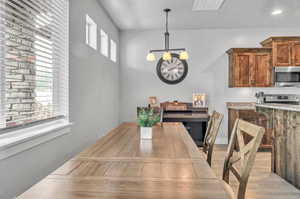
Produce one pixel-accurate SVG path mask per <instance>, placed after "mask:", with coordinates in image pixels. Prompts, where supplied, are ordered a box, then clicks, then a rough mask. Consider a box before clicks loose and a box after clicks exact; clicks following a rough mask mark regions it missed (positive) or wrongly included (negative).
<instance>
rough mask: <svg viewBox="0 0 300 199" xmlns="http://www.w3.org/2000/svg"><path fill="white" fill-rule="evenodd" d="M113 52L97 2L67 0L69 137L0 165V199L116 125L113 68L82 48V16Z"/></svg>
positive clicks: (115, 34)
mask: <svg viewBox="0 0 300 199" xmlns="http://www.w3.org/2000/svg"><path fill="white" fill-rule="evenodd" d="M86 13H87V14H89V16H90V17H92V18H93V20H94V21H95V22H96V23H97V24H98V26H99V27H102V28H103V29H104V30H105V31H106V32H107V33H108V34H109V35H110V36H111V38H113V39H114V40H115V41H116V43H117V44H118V47H119V31H118V29H117V28H116V27H115V25H114V24H113V23H112V22H111V20H110V18H109V17H108V16H107V15H106V13H105V11H104V10H103V9H102V7H101V6H100V5H99V3H98V1H97V0H84V1H82V0H70V119H71V121H72V122H74V126H73V127H72V132H71V133H70V134H68V135H66V136H63V137H60V138H58V139H55V140H52V141H51V142H48V143H46V144H42V145H40V146H37V147H34V148H32V149H30V150H28V151H25V152H23V153H20V154H17V155H15V156H13V157H10V158H8V159H5V160H2V161H0V198H1V199H11V198H13V197H14V196H17V195H19V194H20V193H22V192H24V191H25V190H26V189H28V188H29V187H30V186H31V185H33V184H35V183H36V182H37V181H39V180H40V179H42V178H44V177H45V176H46V175H48V174H49V173H50V172H52V171H53V170H54V169H56V168H57V167H59V166H60V165H62V164H63V163H64V162H65V161H67V160H68V159H70V158H71V157H73V156H74V155H75V154H77V153H78V152H80V151H82V150H83V149H84V148H85V147H87V146H89V145H90V144H92V143H94V142H95V141H96V140H97V139H98V138H99V137H100V136H102V135H104V133H106V132H107V131H108V130H109V129H111V128H114V127H115V126H117V125H118V124H119V106H118V105H119V102H118V96H119V81H118V80H119V63H113V62H111V61H110V60H109V59H107V58H105V57H103V56H102V55H101V54H100V51H98V52H97V51H94V50H92V49H91V48H90V47H87V46H86V45H85V14H86Z"/></svg>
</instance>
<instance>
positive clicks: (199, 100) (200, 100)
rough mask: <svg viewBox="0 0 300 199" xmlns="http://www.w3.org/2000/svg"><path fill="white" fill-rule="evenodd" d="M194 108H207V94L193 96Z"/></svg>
mask: <svg viewBox="0 0 300 199" xmlns="http://www.w3.org/2000/svg"><path fill="white" fill-rule="evenodd" d="M193 107H197V108H199V107H206V94H205V93H194V94H193Z"/></svg>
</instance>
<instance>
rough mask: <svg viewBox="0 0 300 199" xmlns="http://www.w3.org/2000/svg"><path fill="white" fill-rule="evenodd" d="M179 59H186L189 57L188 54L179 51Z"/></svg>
mask: <svg viewBox="0 0 300 199" xmlns="http://www.w3.org/2000/svg"><path fill="white" fill-rule="evenodd" d="M179 59H181V60H187V59H189V54H188V53H187V52H186V51H183V52H181V53H180V56H179Z"/></svg>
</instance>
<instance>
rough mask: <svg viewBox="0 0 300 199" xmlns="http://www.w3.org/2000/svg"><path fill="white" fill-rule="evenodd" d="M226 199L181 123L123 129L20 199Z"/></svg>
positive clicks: (60, 169)
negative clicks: (148, 130) (145, 135)
mask: <svg viewBox="0 0 300 199" xmlns="http://www.w3.org/2000/svg"><path fill="white" fill-rule="evenodd" d="M100 198H101V199H139V198H145V199H228V198H229V196H228V195H227V193H226V192H225V190H224V188H223V186H222V183H221V181H220V180H219V179H218V178H217V177H216V175H215V174H214V172H213V170H212V169H211V168H210V167H209V166H208V164H207V162H206V160H205V159H204V158H203V156H202V155H201V152H200V151H199V149H198V148H197V147H196V145H195V144H194V142H193V140H192V138H191V137H190V136H189V134H188V132H187V131H186V130H185V128H184V126H183V125H182V124H181V123H163V125H162V126H160V125H157V126H155V127H154V128H153V138H152V139H150V140H142V139H140V131H139V127H138V126H137V125H136V124H135V123H123V124H121V125H120V126H118V127H117V128H115V129H113V130H112V131H111V132H109V133H108V134H107V135H106V136H104V137H102V138H101V139H100V140H99V141H97V143H96V144H94V145H93V146H91V147H90V148H88V149H86V150H85V151H83V152H81V153H80V154H79V155H77V156H75V157H74V158H73V159H71V160H69V161H68V162H66V163H65V164H64V165H63V166H61V167H60V168H58V169H57V170H56V171H54V172H53V173H52V174H50V175H49V176H47V177H46V178H45V179H43V180H42V181H41V182H39V183H37V184H36V185H34V186H33V187H32V188H30V189H29V190H28V191H26V192H25V193H23V194H22V195H20V196H19V197H18V199H100Z"/></svg>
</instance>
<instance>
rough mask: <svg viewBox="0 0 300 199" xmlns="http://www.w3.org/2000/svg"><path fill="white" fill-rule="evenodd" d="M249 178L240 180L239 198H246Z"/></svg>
mask: <svg viewBox="0 0 300 199" xmlns="http://www.w3.org/2000/svg"><path fill="white" fill-rule="evenodd" d="M247 183H248V180H246V181H245V182H240V185H239V190H238V195H237V199H245V196H246V190H247Z"/></svg>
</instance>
